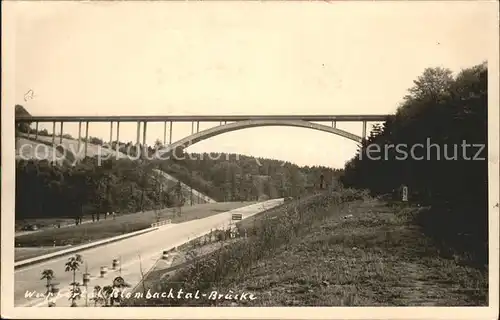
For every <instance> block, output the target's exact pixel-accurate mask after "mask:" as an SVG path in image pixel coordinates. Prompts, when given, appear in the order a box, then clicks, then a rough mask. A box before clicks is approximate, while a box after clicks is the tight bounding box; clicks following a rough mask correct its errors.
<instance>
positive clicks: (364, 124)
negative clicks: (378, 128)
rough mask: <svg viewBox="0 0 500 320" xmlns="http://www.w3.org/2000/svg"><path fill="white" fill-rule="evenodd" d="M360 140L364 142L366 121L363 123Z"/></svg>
mask: <svg viewBox="0 0 500 320" xmlns="http://www.w3.org/2000/svg"><path fill="white" fill-rule="evenodd" d="M361 138H362V139H363V140H364V139H366V121H363V135H362V136H361Z"/></svg>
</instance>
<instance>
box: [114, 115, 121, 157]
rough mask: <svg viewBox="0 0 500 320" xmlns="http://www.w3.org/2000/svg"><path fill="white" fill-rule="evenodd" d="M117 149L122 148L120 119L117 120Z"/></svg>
mask: <svg viewBox="0 0 500 320" xmlns="http://www.w3.org/2000/svg"><path fill="white" fill-rule="evenodd" d="M115 149H116V151H119V150H120V121H117V122H116V148H115Z"/></svg>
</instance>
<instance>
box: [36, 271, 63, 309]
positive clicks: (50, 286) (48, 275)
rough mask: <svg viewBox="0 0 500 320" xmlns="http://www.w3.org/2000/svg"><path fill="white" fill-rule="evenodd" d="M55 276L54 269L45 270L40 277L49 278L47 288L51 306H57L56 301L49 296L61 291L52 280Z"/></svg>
mask: <svg viewBox="0 0 500 320" xmlns="http://www.w3.org/2000/svg"><path fill="white" fill-rule="evenodd" d="M54 278H55V275H54V271H53V270H52V269H45V270H43V272H42V277H41V278H40V280H43V279H46V280H47V284H46V285H45V287H46V288H47V291H46V295H47V297H48V299H47V301H48V304H49V307H54V306H55V303H54V302H53V301H51V299H50V298H49V297H52V296H54V295H56V294H57V293H58V292H59V289H58V288H57V286H56V285H57V284H56V283H53V282H52V280H54Z"/></svg>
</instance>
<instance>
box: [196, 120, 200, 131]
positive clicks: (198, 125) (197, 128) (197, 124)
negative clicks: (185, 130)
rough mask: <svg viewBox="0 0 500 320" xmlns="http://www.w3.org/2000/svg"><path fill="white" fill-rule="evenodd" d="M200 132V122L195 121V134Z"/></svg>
mask: <svg viewBox="0 0 500 320" xmlns="http://www.w3.org/2000/svg"><path fill="white" fill-rule="evenodd" d="M198 132H200V122H199V121H196V133H198Z"/></svg>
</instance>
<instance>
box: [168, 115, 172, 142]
mask: <svg viewBox="0 0 500 320" xmlns="http://www.w3.org/2000/svg"><path fill="white" fill-rule="evenodd" d="M168 139H169V142H168V144H172V121H170V136H169V137H168Z"/></svg>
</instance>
